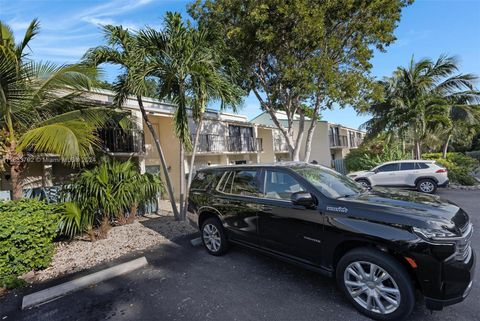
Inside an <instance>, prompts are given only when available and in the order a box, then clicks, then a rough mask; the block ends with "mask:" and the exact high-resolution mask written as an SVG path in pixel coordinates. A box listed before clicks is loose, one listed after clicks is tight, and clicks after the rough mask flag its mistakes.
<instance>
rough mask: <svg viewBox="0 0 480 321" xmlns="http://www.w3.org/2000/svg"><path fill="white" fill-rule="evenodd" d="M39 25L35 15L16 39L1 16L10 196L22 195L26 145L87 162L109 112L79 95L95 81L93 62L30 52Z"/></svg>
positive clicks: (0, 106)
mask: <svg viewBox="0 0 480 321" xmlns="http://www.w3.org/2000/svg"><path fill="white" fill-rule="evenodd" d="M38 31H39V22H38V21H37V20H33V21H32V22H31V23H30V25H29V26H28V28H27V30H26V32H25V35H24V37H23V39H22V40H21V41H20V42H18V43H16V41H15V39H14V36H13V32H12V30H11V29H10V28H9V27H8V26H7V25H6V24H4V23H3V22H1V21H0V115H1V118H0V128H1V131H0V151H1V154H2V156H3V157H2V158H3V160H4V162H5V163H6V164H7V165H8V166H9V167H10V177H11V184H12V192H13V193H12V197H13V199H19V198H21V197H22V187H23V183H22V181H21V173H22V172H23V171H24V169H25V166H26V162H25V160H24V156H25V150H27V149H28V150H29V151H33V152H36V153H42V152H43V153H53V154H57V155H59V157H60V159H61V160H62V161H64V162H67V163H83V162H86V161H87V160H86V159H85V157H86V156H91V155H92V154H93V147H95V145H96V144H97V137H96V135H95V130H96V129H97V128H98V127H99V126H102V125H103V124H104V123H105V122H106V121H107V119H108V117H109V116H108V114H109V112H110V111H109V110H107V109H105V108H99V107H94V106H92V105H91V103H89V102H88V101H87V100H85V99H83V97H82V95H83V93H84V92H85V91H87V90H90V89H91V87H92V85H93V84H94V83H95V81H96V76H97V70H96V68H89V67H86V66H83V65H65V66H55V65H53V64H51V63H38V62H34V61H31V60H30V59H29V58H28V52H27V51H26V49H28V48H29V43H30V41H31V40H32V39H33V38H34V37H35V36H36V35H37V34H38Z"/></svg>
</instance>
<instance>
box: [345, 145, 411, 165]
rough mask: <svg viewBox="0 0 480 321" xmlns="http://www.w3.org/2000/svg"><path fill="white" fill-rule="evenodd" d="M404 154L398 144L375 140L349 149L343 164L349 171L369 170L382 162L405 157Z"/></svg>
mask: <svg viewBox="0 0 480 321" xmlns="http://www.w3.org/2000/svg"><path fill="white" fill-rule="evenodd" d="M406 156H407V155H406V154H404V153H403V152H402V150H401V148H400V146H399V145H398V144H395V143H390V144H385V143H384V142H382V141H380V140H376V141H371V142H367V143H364V144H362V146H360V147H359V148H357V149H354V150H352V151H350V153H349V154H348V155H347V156H346V157H345V166H346V167H347V170H348V171H349V172H353V171H360V170H369V169H372V168H373V167H375V166H377V165H380V164H382V163H384V162H388V161H393V160H399V159H405V157H406Z"/></svg>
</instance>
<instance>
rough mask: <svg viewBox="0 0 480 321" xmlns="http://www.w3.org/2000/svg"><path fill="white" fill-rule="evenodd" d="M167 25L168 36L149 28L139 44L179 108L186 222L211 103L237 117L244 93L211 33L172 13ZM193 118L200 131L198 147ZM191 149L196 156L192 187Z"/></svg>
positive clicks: (164, 90)
mask: <svg viewBox="0 0 480 321" xmlns="http://www.w3.org/2000/svg"><path fill="white" fill-rule="evenodd" d="M164 22H165V23H164V25H165V28H164V30H163V32H159V31H156V30H154V29H152V28H147V29H145V30H142V31H140V33H139V38H140V42H141V44H142V47H145V48H146V49H147V53H148V54H149V56H150V59H148V61H149V66H148V67H147V69H148V74H149V75H151V76H155V77H157V78H158V80H159V83H160V88H159V93H160V96H161V97H162V98H164V97H169V98H170V99H171V100H172V101H174V102H176V103H177V105H178V106H177V109H176V112H175V116H174V121H175V133H176V135H177V137H178V138H179V140H180V165H181V177H180V186H181V188H180V189H181V191H180V213H181V218H182V219H185V216H186V209H187V205H188V192H189V188H190V184H191V181H192V175H193V168H194V163H195V154H196V151H197V146H198V143H199V137H200V133H201V131H202V126H203V118H204V114H205V111H206V106H207V104H208V103H209V102H210V101H213V100H220V101H221V107H220V108H221V109H224V108H226V107H230V108H232V109H233V110H234V111H235V110H236V106H237V105H238V104H239V103H240V101H241V96H242V95H243V92H242V91H241V89H240V88H239V87H238V86H236V85H235V84H234V83H235V81H234V78H235V76H236V73H235V71H236V68H235V67H236V66H235V64H233V63H231V62H232V61H233V60H232V59H230V57H227V56H225V55H221V54H220V51H219V50H218V48H219V46H217V45H215V41H214V38H212V37H210V35H209V34H208V33H207V31H206V30H204V29H195V28H192V27H190V26H188V25H186V24H185V23H184V22H183V21H182V17H181V15H180V14H178V13H167V14H166V17H165V20H164ZM226 61H228V62H230V63H225V62H226ZM189 113H190V114H191V117H192V118H193V121H194V122H195V125H196V129H195V135H194V142H193V146H192V142H191V138H190V132H191V131H190V128H189V122H188V117H189ZM185 149H187V150H188V151H191V159H190V170H189V175H188V179H187V184H186V186H185V182H184V179H185V174H184V173H185V169H184V166H183V164H184V157H185V156H184V150H185Z"/></svg>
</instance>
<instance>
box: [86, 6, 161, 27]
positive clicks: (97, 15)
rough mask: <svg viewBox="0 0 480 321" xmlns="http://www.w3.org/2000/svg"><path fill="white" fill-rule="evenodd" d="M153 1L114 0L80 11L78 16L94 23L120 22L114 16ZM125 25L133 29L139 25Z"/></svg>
mask: <svg viewBox="0 0 480 321" xmlns="http://www.w3.org/2000/svg"><path fill="white" fill-rule="evenodd" d="M152 1H153V0H113V1H110V2H107V3H103V4H101V5H97V6H94V7H91V8H88V9H86V10H84V11H83V12H81V13H79V14H78V15H77V18H78V19H79V20H81V21H85V22H88V23H90V24H94V25H106V24H119V23H118V22H117V21H115V20H114V19H113V18H112V17H115V16H119V15H122V14H124V13H130V12H132V11H133V10H136V9H138V8H140V7H143V6H145V5H147V4H149V3H151V2H152ZM123 25H125V26H127V27H128V25H130V27H132V29H135V28H136V27H137V26H136V25H135V24H133V23H125V24H123ZM133 27H135V28H133Z"/></svg>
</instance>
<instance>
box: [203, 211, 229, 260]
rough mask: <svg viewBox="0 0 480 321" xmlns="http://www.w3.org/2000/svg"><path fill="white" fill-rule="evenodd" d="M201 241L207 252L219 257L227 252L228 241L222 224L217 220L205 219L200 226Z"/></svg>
mask: <svg viewBox="0 0 480 321" xmlns="http://www.w3.org/2000/svg"><path fill="white" fill-rule="evenodd" d="M201 232H202V241H203V245H204V246H205V248H206V249H207V252H208V253H210V254H212V255H216V256H220V255H223V254H225V253H226V252H227V249H228V243H227V242H228V241H227V237H226V235H225V230H224V229H223V226H222V223H221V222H220V220H218V219H217V218H213V217H212V218H209V219H206V220H205V222H204V223H203V224H202V229H201Z"/></svg>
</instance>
